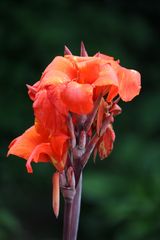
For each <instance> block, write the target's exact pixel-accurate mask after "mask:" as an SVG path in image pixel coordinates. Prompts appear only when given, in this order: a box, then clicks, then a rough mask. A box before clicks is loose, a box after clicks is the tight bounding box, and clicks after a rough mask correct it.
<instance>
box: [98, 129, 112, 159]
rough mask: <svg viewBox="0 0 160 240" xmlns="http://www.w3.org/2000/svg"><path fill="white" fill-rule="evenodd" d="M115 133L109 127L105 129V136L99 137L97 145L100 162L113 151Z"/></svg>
mask: <svg viewBox="0 0 160 240" xmlns="http://www.w3.org/2000/svg"><path fill="white" fill-rule="evenodd" d="M114 141H115V133H114V130H113V128H112V126H111V125H109V127H108V128H107V130H106V132H105V134H104V135H103V136H102V137H101V139H100V141H99V144H98V153H99V157H100V159H101V160H103V159H105V158H107V157H108V155H109V154H110V153H111V151H112V149H113V143H114Z"/></svg>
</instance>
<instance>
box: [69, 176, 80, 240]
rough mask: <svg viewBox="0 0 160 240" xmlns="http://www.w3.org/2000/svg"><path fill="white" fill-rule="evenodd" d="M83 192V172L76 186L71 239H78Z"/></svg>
mask: <svg viewBox="0 0 160 240" xmlns="http://www.w3.org/2000/svg"><path fill="white" fill-rule="evenodd" d="M81 194H82V173H81V176H80V178H79V182H78V184H77V188H76V194H75V197H74V200H73V203H72V219H71V234H70V237H71V240H76V239H77V233H78V225H79V216H80V207H81Z"/></svg>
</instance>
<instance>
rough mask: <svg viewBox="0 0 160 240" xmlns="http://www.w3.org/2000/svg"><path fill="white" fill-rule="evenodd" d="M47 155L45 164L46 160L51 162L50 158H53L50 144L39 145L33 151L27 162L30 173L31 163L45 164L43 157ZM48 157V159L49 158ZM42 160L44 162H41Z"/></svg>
mask: <svg viewBox="0 0 160 240" xmlns="http://www.w3.org/2000/svg"><path fill="white" fill-rule="evenodd" d="M44 155H45V162H46V159H47V160H48V161H49V159H50V156H52V149H51V146H50V143H41V144H39V145H37V146H36V147H35V148H34V150H33V151H32V153H31V155H30V157H29V158H28V160H27V163H26V168H27V171H28V173H32V172H33V170H32V167H31V162H32V161H33V162H36V163H37V162H44V160H43V157H42V156H44ZM47 156H48V157H47ZM41 159H42V160H41Z"/></svg>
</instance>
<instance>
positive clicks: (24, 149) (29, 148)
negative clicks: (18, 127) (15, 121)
mask: <svg viewBox="0 0 160 240" xmlns="http://www.w3.org/2000/svg"><path fill="white" fill-rule="evenodd" d="M42 142H44V139H43V138H42V136H41V135H39V134H38V133H37V132H36V130H35V127H34V126H32V127H31V128H29V129H28V130H26V131H25V132H24V133H23V134H22V135H21V136H19V137H18V138H16V139H15V140H13V141H12V142H11V144H10V146H9V151H8V155H10V154H13V155H16V156H18V157H21V158H24V159H26V160H27V159H28V158H29V157H30V155H31V154H32V152H33V150H34V149H35V147H36V146H37V145H39V144H41V143H42ZM43 157H44V156H42V158H41V159H40V161H42V162H43V161H47V159H46V156H45V157H44V158H43Z"/></svg>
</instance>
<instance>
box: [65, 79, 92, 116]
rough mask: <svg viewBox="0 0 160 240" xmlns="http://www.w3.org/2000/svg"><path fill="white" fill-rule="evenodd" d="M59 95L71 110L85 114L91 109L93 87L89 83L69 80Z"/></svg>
mask: <svg viewBox="0 0 160 240" xmlns="http://www.w3.org/2000/svg"><path fill="white" fill-rule="evenodd" d="M61 96H62V99H63V101H64V103H65V104H66V106H67V107H68V109H69V110H70V111H71V112H74V113H77V114H87V113H89V112H91V111H92V109H93V99H92V97H93V87H92V86H91V85H90V84H79V83H77V82H74V81H73V82H70V83H68V84H67V87H66V88H65V90H64V91H63V92H62V95H61Z"/></svg>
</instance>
